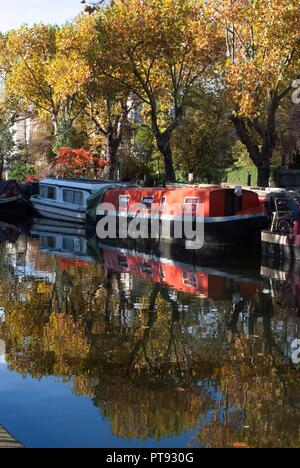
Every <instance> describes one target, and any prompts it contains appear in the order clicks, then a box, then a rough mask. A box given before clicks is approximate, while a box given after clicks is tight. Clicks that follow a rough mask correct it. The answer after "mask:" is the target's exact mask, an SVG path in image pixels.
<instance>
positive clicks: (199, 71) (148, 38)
mask: <svg viewBox="0 0 300 468" xmlns="http://www.w3.org/2000/svg"><path fill="white" fill-rule="evenodd" d="M204 4H205V2H204V3H203V5H202V4H201V2H200V3H199V1H195V0H187V1H185V2H182V1H179V0H171V1H166V0H164V1H161V0H149V1H147V2H143V1H141V0H124V1H123V0H122V1H121V0H116V1H114V2H113V3H112V4H111V5H110V6H109V7H107V8H104V9H103V10H102V11H101V12H99V13H94V14H95V15H98V18H99V21H98V42H97V48H98V60H97V64H98V66H99V69H101V71H102V73H103V74H105V75H106V76H107V77H109V78H112V79H113V80H114V81H115V82H116V83H120V84H121V85H122V86H125V87H126V88H127V90H128V93H129V92H132V93H134V95H135V96H137V97H138V99H139V101H140V104H141V105H143V106H144V108H145V113H147V112H148V114H149V115H148V117H149V119H147V115H146V116H145V122H146V123H149V126H150V127H151V129H152V131H153V134H154V136H155V140H156V144H157V148H158V150H159V151H160V153H161V154H162V155H163V158H164V165H165V175H166V178H167V179H168V180H174V179H175V170H174V163H173V155H172V148H171V137H172V134H173V132H174V130H175V129H176V128H177V127H178V125H179V123H180V122H181V120H182V117H183V115H184V112H185V109H186V108H187V106H188V97H189V92H190V89H191V87H192V86H193V84H194V83H196V82H197V81H200V80H201V79H203V78H204V77H207V76H208V74H209V72H211V71H212V69H213V67H214V64H215V61H216V58H217V57H218V56H219V53H220V51H221V49H222V41H220V40H219V38H218V36H217V34H216V27H215V24H214V19H213V18H209V17H207V16H205V15H204Z"/></svg>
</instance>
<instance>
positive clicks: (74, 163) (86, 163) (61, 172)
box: [51, 148, 107, 178]
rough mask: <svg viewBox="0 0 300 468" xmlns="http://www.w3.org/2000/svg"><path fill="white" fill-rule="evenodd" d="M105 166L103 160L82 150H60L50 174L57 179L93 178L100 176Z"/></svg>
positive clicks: (105, 163)
mask: <svg viewBox="0 0 300 468" xmlns="http://www.w3.org/2000/svg"><path fill="white" fill-rule="evenodd" d="M106 166H107V162H106V161H105V160H104V159H102V158H100V157H99V156H95V155H93V154H92V153H91V152H90V151H87V150H85V149H84V148H78V149H75V150H73V149H71V148H61V149H60V150H59V151H58V156H57V157H56V158H55V159H54V161H53V163H52V166H51V172H54V174H55V175H56V176H59V177H75V178H76V177H78V178H80V177H87V178H95V177H99V176H101V174H102V172H103V170H104V168H105V167H106Z"/></svg>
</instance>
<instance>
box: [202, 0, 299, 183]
mask: <svg viewBox="0 0 300 468" xmlns="http://www.w3.org/2000/svg"><path fill="white" fill-rule="evenodd" d="M208 11H210V14H211V15H212V16H213V17H214V18H215V19H217V20H218V23H219V30H220V33H222V34H223V35H224V39H225V41H226V44H227V62H226V67H225V69H224V73H223V76H224V78H225V82H226V88H227V92H228V95H229V96H230V97H231V99H232V103H233V107H232V112H231V115H230V118H231V121H232V123H233V125H234V127H235V130H236V133H237V135H238V137H239V138H240V140H241V141H242V143H243V144H244V145H245V146H246V148H247V150H248V152H249V155H250V157H251V159H252V161H253V163H254V164H255V166H256V167H257V169H258V185H260V186H268V185H269V178H270V164H271V159H272V156H273V153H274V150H275V147H276V143H277V136H278V135H277V128H276V115H277V112H278V109H279V108H280V105H281V104H282V102H283V100H284V98H285V97H286V96H288V95H289V93H290V92H291V90H292V83H293V81H294V80H295V79H296V78H297V74H298V73H299V72H298V70H299V51H300V49H299V39H300V37H299V19H300V16H299V15H300V11H299V2H298V1H297V0H291V1H287V0H272V1H268V2H266V1H262V0H251V1H248V0H231V1H228V0H214V1H212V2H209V7H208Z"/></svg>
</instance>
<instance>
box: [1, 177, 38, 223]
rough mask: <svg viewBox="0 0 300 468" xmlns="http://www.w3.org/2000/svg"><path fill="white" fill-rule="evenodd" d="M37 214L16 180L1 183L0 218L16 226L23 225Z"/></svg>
mask: <svg viewBox="0 0 300 468" xmlns="http://www.w3.org/2000/svg"><path fill="white" fill-rule="evenodd" d="M34 213H35V210H34V209H33V207H32V205H31V203H29V201H28V200H27V199H26V197H25V196H24V194H23V193H22V191H21V189H20V187H19V185H18V184H17V182H15V181H14V180H7V181H1V182H0V217H1V220H4V221H8V222H9V223H12V224H14V225H19V224H23V222H24V221H25V220H27V219H28V218H31V217H32V216H33V215H34Z"/></svg>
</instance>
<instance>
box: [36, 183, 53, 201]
mask: <svg viewBox="0 0 300 468" xmlns="http://www.w3.org/2000/svg"><path fill="white" fill-rule="evenodd" d="M40 195H41V197H42V198H47V199H48V200H56V188H55V187H52V186H51V185H42V186H41V188H40Z"/></svg>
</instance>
